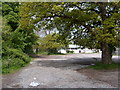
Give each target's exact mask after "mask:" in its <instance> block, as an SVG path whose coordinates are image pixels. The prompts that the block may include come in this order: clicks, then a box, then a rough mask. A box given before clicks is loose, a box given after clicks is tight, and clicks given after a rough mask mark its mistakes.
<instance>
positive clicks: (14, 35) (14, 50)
mask: <svg viewBox="0 0 120 90" xmlns="http://www.w3.org/2000/svg"><path fill="white" fill-rule="evenodd" d="M19 6H20V5H19V3H18V2H3V3H2V20H3V21H2V23H3V24H2V59H1V60H2V73H10V72H12V71H14V69H18V68H20V67H23V66H25V65H26V64H27V63H29V62H30V61H31V58H29V56H28V55H27V54H28V53H30V51H31V52H32V48H31V47H32V45H33V44H35V42H36V40H37V36H36V35H35V33H33V32H32V30H26V29H24V28H20V27H19V26H20V23H19V20H20V17H19V14H18V13H19V9H18V8H19ZM25 53H26V54H25Z"/></svg>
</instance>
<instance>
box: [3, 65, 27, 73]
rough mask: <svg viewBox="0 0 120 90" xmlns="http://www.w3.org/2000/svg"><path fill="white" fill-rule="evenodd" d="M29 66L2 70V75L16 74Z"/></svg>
mask: <svg viewBox="0 0 120 90" xmlns="http://www.w3.org/2000/svg"><path fill="white" fill-rule="evenodd" d="M28 64H29V63H27V64H25V65H24V66H12V67H9V68H3V69H2V74H3V75H6V74H10V73H14V72H16V71H18V70H20V69H21V68H23V67H25V66H26V65H28Z"/></svg>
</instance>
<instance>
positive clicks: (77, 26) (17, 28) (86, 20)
mask: <svg viewBox="0 0 120 90" xmlns="http://www.w3.org/2000/svg"><path fill="white" fill-rule="evenodd" d="M119 4H120V2H109V3H107V2H56V3H55V2H49V3H48V2H21V3H19V2H3V3H2V15H1V17H2V23H3V24H2V32H1V33H2V63H3V66H2V69H3V73H9V72H11V71H13V69H18V68H20V67H23V66H24V65H26V64H27V63H29V62H30V60H31V59H30V58H29V56H28V54H31V53H33V49H36V51H37V50H38V51H47V52H49V54H52V53H53V54H55V53H56V54H58V52H57V51H58V50H59V49H61V48H66V47H67V46H68V44H69V43H70V42H71V41H72V42H74V44H77V45H80V46H83V48H85V47H88V48H91V49H92V48H98V49H101V51H102V65H103V67H104V64H111V65H113V66H114V64H112V52H113V51H114V50H115V47H116V46H117V45H118V44H120V43H119V41H120V35H119V34H120V31H119V25H118V23H119V19H120V15H119ZM0 9H1V8H0ZM37 30H48V31H49V30H50V31H52V30H53V31H54V30H57V32H56V33H53V34H48V35H46V36H45V37H43V38H39V37H38V36H37V35H36V34H35V33H34V31H37ZM98 66H99V65H98Z"/></svg>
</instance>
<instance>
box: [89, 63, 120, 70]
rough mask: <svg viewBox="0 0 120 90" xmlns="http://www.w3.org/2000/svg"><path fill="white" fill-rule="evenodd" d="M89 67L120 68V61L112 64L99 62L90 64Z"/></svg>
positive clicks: (100, 68) (99, 68)
mask: <svg viewBox="0 0 120 90" xmlns="http://www.w3.org/2000/svg"><path fill="white" fill-rule="evenodd" d="M88 68H92V69H97V70H109V69H118V68H120V63H115V62H113V63H112V64H103V63H101V62H97V63H96V64H95V65H93V66H89V67H88Z"/></svg>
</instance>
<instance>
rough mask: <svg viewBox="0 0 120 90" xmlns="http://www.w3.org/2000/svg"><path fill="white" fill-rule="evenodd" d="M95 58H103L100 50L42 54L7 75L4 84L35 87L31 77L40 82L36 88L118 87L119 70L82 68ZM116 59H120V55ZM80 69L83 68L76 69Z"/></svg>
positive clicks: (12, 86) (4, 85) (94, 60)
mask: <svg viewBox="0 0 120 90" xmlns="http://www.w3.org/2000/svg"><path fill="white" fill-rule="evenodd" d="M114 58H116V57H114ZM96 60H100V54H71V55H62V56H61V55H57V56H56V55H52V56H39V57H38V58H35V59H34V60H33V61H32V62H31V64H30V65H28V66H26V67H24V68H22V69H21V70H19V71H17V72H16V73H14V74H9V75H4V76H3V88H16V87H17V88H33V87H30V86H29V84H30V83H31V82H32V81H35V82H38V83H40V85H39V86H37V87H35V88H113V87H117V83H118V81H117V80H118V78H117V77H118V71H117V70H113V71H108V72H101V71H100V72H99V71H94V70H86V69H83V68H84V67H86V66H88V65H91V64H93V63H95V62H96ZM115 60H116V61H117V58H116V59H115ZM78 69H80V70H79V71H76V70H78ZM98 73H99V75H98ZM96 75H98V76H96ZM106 75H109V76H107V79H105V78H106ZM111 77H112V78H111ZM33 78H36V80H33ZM105 80H107V81H105ZM110 82H112V83H110Z"/></svg>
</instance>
